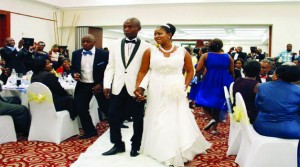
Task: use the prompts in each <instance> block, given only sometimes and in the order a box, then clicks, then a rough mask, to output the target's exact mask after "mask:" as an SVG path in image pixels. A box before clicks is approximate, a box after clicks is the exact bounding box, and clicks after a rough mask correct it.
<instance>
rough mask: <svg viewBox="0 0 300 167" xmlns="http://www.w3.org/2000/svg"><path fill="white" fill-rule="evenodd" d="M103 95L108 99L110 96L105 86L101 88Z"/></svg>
mask: <svg viewBox="0 0 300 167" xmlns="http://www.w3.org/2000/svg"><path fill="white" fill-rule="evenodd" d="M103 94H104V96H105V97H106V98H107V99H109V98H110V89H108V88H106V89H104V90H103Z"/></svg>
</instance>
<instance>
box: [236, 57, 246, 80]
mask: <svg viewBox="0 0 300 167" xmlns="http://www.w3.org/2000/svg"><path fill="white" fill-rule="evenodd" d="M243 66H244V60H243V59H241V58H238V59H236V60H234V80H236V79H238V78H240V77H245V75H244V72H243Z"/></svg>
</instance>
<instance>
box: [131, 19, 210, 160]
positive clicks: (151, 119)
mask: <svg viewBox="0 0 300 167" xmlns="http://www.w3.org/2000/svg"><path fill="white" fill-rule="evenodd" d="M174 33H175V27H174V26H173V25H172V24H167V25H163V26H159V27H158V28H157V29H156V30H155V33H154V35H155V37H154V39H155V40H156V42H157V44H159V47H155V46H153V47H152V48H150V49H148V50H147V51H146V52H145V54H144V57H143V62H142V66H141V69H140V72H139V74H138V78H137V84H136V85H137V89H136V90H135V95H136V96H137V100H143V98H144V96H143V93H144V90H142V88H139V87H138V85H140V83H141V82H142V79H143V78H144V77H145V76H146V73H147V72H148V70H150V71H149V86H148V97H147V108H146V112H145V118H144V132H143V138H142V146H141V153H142V154H144V155H147V156H150V157H152V158H154V159H156V160H158V161H160V162H163V163H165V164H166V165H173V166H184V163H185V162H187V161H189V160H193V158H194V157H195V156H196V155H197V154H199V153H206V150H207V149H208V148H210V146H211V144H210V143H209V142H207V141H206V140H205V138H204V136H203V135H202V133H201V132H200V130H199V127H198V125H197V124H196V121H195V118H194V115H193V114H192V112H191V110H190V109H189V105H188V101H187V98H186V92H185V88H186V86H185V85H188V84H189V82H190V80H191V78H192V77H193V74H194V73H193V66H192V61H191V57H190V55H189V53H187V52H186V50H185V49H184V48H183V47H174V45H172V43H171V38H172V36H173V34H174ZM165 49H169V50H165ZM183 67H184V68H185V70H186V73H187V75H186V78H184V76H183V74H182V68H183ZM147 77H148V75H147Z"/></svg>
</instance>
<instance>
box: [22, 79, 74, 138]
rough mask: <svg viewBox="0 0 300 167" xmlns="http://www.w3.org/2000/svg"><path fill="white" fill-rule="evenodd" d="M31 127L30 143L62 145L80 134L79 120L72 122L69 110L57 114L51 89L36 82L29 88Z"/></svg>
mask: <svg viewBox="0 0 300 167" xmlns="http://www.w3.org/2000/svg"><path fill="white" fill-rule="evenodd" d="M27 96H28V102H29V110H30V113H31V117H32V120H31V125H30V131H29V136H28V141H45V142H53V143H56V144H60V143H61V142H62V141H63V140H65V139H67V138H69V137H71V136H74V135H78V134H79V128H78V120H77V119H75V120H74V121H72V120H71V118H70V114H69V112H68V111H67V110H63V111H59V112H56V110H55V107H54V103H53V98H52V93H51V91H50V89H49V88H48V87H47V86H46V85H44V84H42V83H40V82H34V83H32V84H30V86H29V87H28V88H27Z"/></svg>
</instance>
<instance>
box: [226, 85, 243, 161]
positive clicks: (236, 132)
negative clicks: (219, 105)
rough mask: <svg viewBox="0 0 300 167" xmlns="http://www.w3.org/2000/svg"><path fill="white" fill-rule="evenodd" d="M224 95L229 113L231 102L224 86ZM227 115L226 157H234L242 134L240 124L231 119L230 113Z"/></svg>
mask: <svg viewBox="0 0 300 167" xmlns="http://www.w3.org/2000/svg"><path fill="white" fill-rule="evenodd" d="M231 85H233V84H231ZM224 93H225V98H226V103H227V106H228V108H229V107H230V109H229V111H231V106H232V105H231V102H230V96H229V92H228V89H227V87H226V86H224ZM228 113H229V118H230V125H229V137H228V150H227V153H226V155H227V156H228V155H236V154H237V153H238V151H239V148H240V144H241V140H242V134H241V127H240V123H238V122H236V121H235V120H234V119H233V116H232V112H228Z"/></svg>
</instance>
